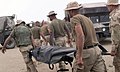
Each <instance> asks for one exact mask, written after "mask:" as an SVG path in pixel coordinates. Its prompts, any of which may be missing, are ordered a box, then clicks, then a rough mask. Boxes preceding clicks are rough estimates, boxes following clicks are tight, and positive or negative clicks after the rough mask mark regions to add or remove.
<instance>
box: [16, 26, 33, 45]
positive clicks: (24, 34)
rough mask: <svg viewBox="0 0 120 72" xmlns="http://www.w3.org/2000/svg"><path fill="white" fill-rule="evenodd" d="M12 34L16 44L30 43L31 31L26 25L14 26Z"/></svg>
mask: <svg viewBox="0 0 120 72" xmlns="http://www.w3.org/2000/svg"><path fill="white" fill-rule="evenodd" d="M14 36H15V40H16V43H17V46H22V45H30V44H31V43H32V40H31V31H30V29H29V28H28V27H25V26H17V27H15V29H14Z"/></svg>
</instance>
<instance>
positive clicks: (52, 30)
mask: <svg viewBox="0 0 120 72" xmlns="http://www.w3.org/2000/svg"><path fill="white" fill-rule="evenodd" d="M48 31H49V33H50V42H49V43H50V45H52V46H53V45H54V29H53V26H52V25H49V27H48Z"/></svg>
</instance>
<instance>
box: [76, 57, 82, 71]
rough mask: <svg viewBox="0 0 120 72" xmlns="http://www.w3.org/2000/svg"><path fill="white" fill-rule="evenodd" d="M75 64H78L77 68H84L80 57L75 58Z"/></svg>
mask: <svg viewBox="0 0 120 72" xmlns="http://www.w3.org/2000/svg"><path fill="white" fill-rule="evenodd" d="M77 65H78V66H79V68H81V69H83V68H84V66H83V60H82V58H78V59H77Z"/></svg>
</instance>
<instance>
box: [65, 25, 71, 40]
mask: <svg viewBox="0 0 120 72" xmlns="http://www.w3.org/2000/svg"><path fill="white" fill-rule="evenodd" d="M64 29H65V31H66V33H67V36H68V39H70V30H69V28H68V26H67V24H65V25H64Z"/></svg>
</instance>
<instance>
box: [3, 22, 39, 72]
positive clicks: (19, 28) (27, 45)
mask: <svg viewBox="0 0 120 72" xmlns="http://www.w3.org/2000/svg"><path fill="white" fill-rule="evenodd" d="M11 38H14V39H15V41H16V44H17V47H18V48H19V50H20V52H21V54H22V56H23V58H24V61H25V64H26V67H27V72H38V71H37V69H36V68H35V66H34V64H33V61H32V59H31V58H30V56H29V51H30V50H31V49H33V48H34V47H35V43H34V39H33V35H32V32H31V31H30V29H29V28H28V27H26V26H25V22H24V21H22V20H18V21H17V24H16V26H15V28H14V29H13V31H12V32H11V34H10V35H9V36H8V38H7V39H6V41H5V43H4V45H3V48H2V53H5V51H6V45H7V43H8V42H9V41H10V39H11Z"/></svg>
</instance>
